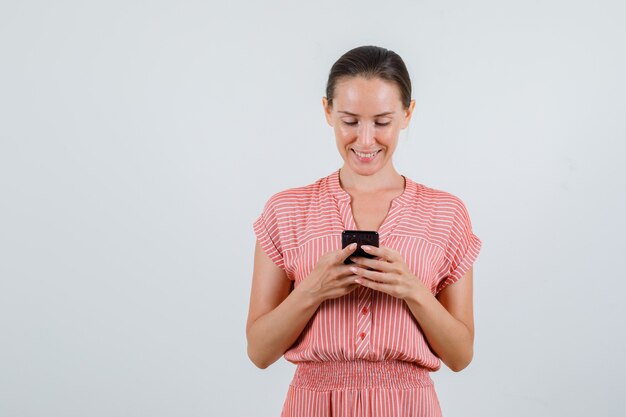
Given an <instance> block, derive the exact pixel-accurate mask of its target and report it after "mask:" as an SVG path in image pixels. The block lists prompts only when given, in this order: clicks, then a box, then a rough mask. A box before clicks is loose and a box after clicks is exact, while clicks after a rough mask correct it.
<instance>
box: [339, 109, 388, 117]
mask: <svg viewBox="0 0 626 417" xmlns="http://www.w3.org/2000/svg"><path fill="white" fill-rule="evenodd" d="M337 112H338V113H345V114H347V115H348V116H358V114H356V113H350V112H349V111H344V110H337ZM393 113H394V112H392V111H387V112H384V113H379V114H375V115H374V117H382V116H389V115H390V114H393Z"/></svg>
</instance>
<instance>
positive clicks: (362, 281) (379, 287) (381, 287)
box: [354, 278, 387, 292]
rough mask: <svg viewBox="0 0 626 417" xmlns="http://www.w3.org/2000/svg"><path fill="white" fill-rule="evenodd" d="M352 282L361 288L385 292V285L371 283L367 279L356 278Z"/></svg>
mask: <svg viewBox="0 0 626 417" xmlns="http://www.w3.org/2000/svg"><path fill="white" fill-rule="evenodd" d="M354 282H356V283H357V284H359V285H361V286H363V287H367V288H371V289H373V290H376V291H381V292H386V291H385V290H386V289H387V285H386V284H381V283H379V282H374V281H371V280H369V279H367V278H357V279H355V280H354Z"/></svg>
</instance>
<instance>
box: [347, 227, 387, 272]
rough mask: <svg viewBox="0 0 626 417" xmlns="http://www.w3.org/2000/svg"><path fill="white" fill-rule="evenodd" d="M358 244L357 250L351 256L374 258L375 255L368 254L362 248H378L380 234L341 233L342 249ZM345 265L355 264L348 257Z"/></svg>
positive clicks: (369, 232) (349, 231)
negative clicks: (366, 246)
mask: <svg viewBox="0 0 626 417" xmlns="http://www.w3.org/2000/svg"><path fill="white" fill-rule="evenodd" d="M354 242H356V244H357V248H356V250H355V251H354V252H353V253H352V255H350V256H362V257H364V258H373V257H374V255H370V254H369V253H366V252H365V251H364V250H363V249H361V246H363V245H369V246H376V247H378V232H372V231H368V230H344V231H343V232H341V247H342V248H345V247H346V246H348V245H349V244H351V243H354ZM343 263H344V264H351V263H353V262H352V261H351V260H350V257H348V258H347V259H346V260H345V261H344V262H343Z"/></svg>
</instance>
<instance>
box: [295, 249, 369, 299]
mask: <svg viewBox="0 0 626 417" xmlns="http://www.w3.org/2000/svg"><path fill="white" fill-rule="evenodd" d="M356 247H357V245H356V243H353V244H351V245H348V246H346V247H345V248H343V249H339V250H336V251H332V252H327V253H326V254H324V255H323V256H322V257H321V258H320V259H319V260H318V261H317V264H316V265H315V267H314V268H313V270H312V271H311V273H310V274H309V276H307V277H306V278H305V279H304V280H303V281H302V282H301V283H300V284H299V285H298V287H297V288H296V290H297V291H302V292H304V293H306V294H308V295H309V296H312V297H313V298H314V299H315V300H316V302H317V303H321V302H322V301H325V300H329V299H331V298H338V297H341V296H343V295H346V294H348V293H350V292H352V291H354V290H355V289H356V288H357V287H358V286H359V284H357V283H355V279H356V278H357V276H356V275H354V273H353V272H352V270H351V269H350V266H349V265H345V264H344V263H343V262H344V261H345V260H346V259H347V258H348V256H350V255H352V253H354V251H355V250H356ZM296 290H294V291H296Z"/></svg>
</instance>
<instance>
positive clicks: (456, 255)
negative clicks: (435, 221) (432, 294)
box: [437, 199, 482, 293]
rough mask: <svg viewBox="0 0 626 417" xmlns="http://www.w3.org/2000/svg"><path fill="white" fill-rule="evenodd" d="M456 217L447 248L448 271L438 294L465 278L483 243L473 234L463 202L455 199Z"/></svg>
mask: <svg viewBox="0 0 626 417" xmlns="http://www.w3.org/2000/svg"><path fill="white" fill-rule="evenodd" d="M455 202H456V204H455V206H454V215H453V217H452V219H453V220H452V225H451V228H450V234H449V238H448V245H447V247H446V254H445V257H446V261H447V262H448V269H447V273H446V275H445V276H444V277H443V278H442V279H441V280H440V281H439V284H438V285H437V293H439V292H440V291H441V290H442V289H444V288H445V287H447V286H448V285H451V284H453V283H455V282H457V281H458V280H459V279H461V278H463V276H464V275H465V273H466V272H467V271H468V270H469V269H470V267H471V266H472V264H473V263H474V261H475V260H476V258H477V257H478V252H479V251H480V247H481V245H482V242H481V241H480V239H479V238H478V236H476V235H475V234H474V233H473V232H472V223H471V221H470V218H469V214H468V212H467V209H466V208H465V205H464V204H463V202H462V201H461V200H459V199H455Z"/></svg>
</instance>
